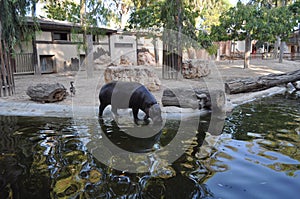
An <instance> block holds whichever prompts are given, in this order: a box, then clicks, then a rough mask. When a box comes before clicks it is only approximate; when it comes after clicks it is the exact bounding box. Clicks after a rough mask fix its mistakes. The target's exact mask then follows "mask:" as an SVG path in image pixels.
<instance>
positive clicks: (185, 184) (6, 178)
mask: <svg viewBox="0 0 300 199" xmlns="http://www.w3.org/2000/svg"><path fill="white" fill-rule="evenodd" d="M0 122H1V126H0V128H1V140H0V143H1V146H0V149H1V155H0V162H1V164H0V172H1V174H0V178H1V181H0V188H1V191H0V193H1V195H0V196H1V197H0V198H9V197H10V196H13V197H15V198H18V197H20V198H120V197H126V198H128V197H132V198H156V196H160V197H166V198H178V197H180V198H188V197H190V196H195V197H200V196H201V197H202V196H210V195H212V194H211V193H210V192H209V190H207V188H206V187H205V185H204V184H203V182H205V180H206V179H207V178H208V177H210V176H211V175H212V173H211V172H208V170H207V169H206V166H205V165H204V164H203V160H199V159H196V158H195V157H194V156H195V153H197V152H198V149H199V147H201V145H202V141H203V139H204V136H205V131H206V130H205V128H203V127H202V126H201V125H202V124H201V125H200V126H201V129H200V126H199V130H198V131H199V133H198V134H197V136H196V137H194V138H193V139H192V140H185V141H184V143H185V144H184V145H186V146H188V148H187V153H186V154H184V155H182V156H181V157H180V158H179V159H178V160H177V161H176V162H174V163H173V164H172V165H166V161H165V160H164V159H161V160H156V161H158V162H159V164H160V165H162V167H163V168H164V169H163V170H160V171H159V172H156V173H150V172H148V173H142V174H131V173H127V172H126V171H117V170H114V169H111V168H109V167H107V166H105V165H104V164H102V163H101V162H99V161H98V160H97V159H96V158H95V157H94V156H93V155H92V154H91V153H90V152H89V151H88V150H87V147H86V144H85V143H86V140H87V139H92V138H91V137H93V136H97V135H93V133H91V132H93V131H94V130H95V129H96V128H95V126H92V125H91V126H81V127H78V126H77V127H72V126H73V125H74V124H72V122H70V120H66V119H55V118H39V119H38V118H25V117H3V118H1V121H0ZM170 122H171V123H170V125H169V124H167V125H166V129H163V132H162V135H160V134H159V136H161V139H160V141H159V142H160V144H161V145H163V143H165V144H166V143H168V142H169V141H170V140H171V139H172V136H174V133H176V132H173V131H176V128H177V127H176V126H174V125H177V126H178V125H179V124H180V122H179V123H178V121H170ZM28 124H29V125H28ZM204 124H205V123H204ZM109 125H110V127H109ZM109 125H107V126H106V127H103V128H104V129H106V130H107V131H109V132H110V134H111V136H110V139H112V140H113V141H116V142H118V143H121V145H123V147H126V143H125V142H124V140H128V137H127V138H126V139H125V137H123V138H124V140H121V139H120V137H118V136H120V135H122V132H117V131H116V130H113V131H112V124H109ZM29 126H30V127H29ZM174 127H175V129H174ZM81 128H84V129H85V130H83V131H87V132H89V133H90V134H87V135H86V137H85V136H79V131H81V130H82V129H81ZM113 128H116V127H113ZM172 128H173V129H174V130H170V129H172ZM114 131H115V132H114ZM200 131H201V132H200ZM114 133H115V134H114ZM186 133H189V132H186ZM122 136H124V135H122ZM157 139H158V138H157V137H154V138H153V142H148V143H147V144H148V145H147V147H146V148H149V147H150V146H151V145H153V144H154V143H156V142H157V141H158V140H157ZM122 142H123V143H122ZM127 145H128V143H127ZM131 145H132V143H131ZM131 149H132V150H136V149H138V150H139V149H140V148H131Z"/></svg>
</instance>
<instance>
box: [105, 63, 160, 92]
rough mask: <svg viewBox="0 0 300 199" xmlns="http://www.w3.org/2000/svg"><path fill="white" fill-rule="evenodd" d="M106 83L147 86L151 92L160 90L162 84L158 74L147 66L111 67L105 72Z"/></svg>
mask: <svg viewBox="0 0 300 199" xmlns="http://www.w3.org/2000/svg"><path fill="white" fill-rule="evenodd" d="M104 79H105V82H106V83H108V82H111V81H127V82H138V83H141V84H143V85H145V86H146V87H147V88H148V89H149V90H150V91H158V90H160V86H161V82H160V80H159V78H158V76H157V75H156V73H155V72H154V71H152V70H150V69H149V67H145V66H110V67H108V68H106V70H105V71H104Z"/></svg>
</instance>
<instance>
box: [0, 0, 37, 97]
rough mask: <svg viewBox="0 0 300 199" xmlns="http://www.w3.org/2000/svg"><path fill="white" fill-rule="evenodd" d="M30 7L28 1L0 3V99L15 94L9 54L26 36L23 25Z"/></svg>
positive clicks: (7, 0) (18, 0)
mask: <svg viewBox="0 0 300 199" xmlns="http://www.w3.org/2000/svg"><path fill="white" fill-rule="evenodd" d="M32 1H34V0H32ZM30 5H31V1H30V0H14V1H11V0H1V1H0V86H1V87H0V88H1V89H0V97H2V96H8V95H12V94H14V92H15V84H14V76H13V65H12V61H11V54H12V53H13V49H14V46H17V45H18V44H19V42H20V41H21V38H22V39H23V40H24V36H25V35H28V34H26V32H27V29H26V28H25V26H24V25H23V24H24V23H25V20H24V16H25V15H26V13H27V12H28V11H29V8H30Z"/></svg>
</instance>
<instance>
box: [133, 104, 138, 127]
mask: <svg viewBox="0 0 300 199" xmlns="http://www.w3.org/2000/svg"><path fill="white" fill-rule="evenodd" d="M132 113H133V118H134V123H135V124H138V122H139V118H138V113H139V109H138V108H132Z"/></svg>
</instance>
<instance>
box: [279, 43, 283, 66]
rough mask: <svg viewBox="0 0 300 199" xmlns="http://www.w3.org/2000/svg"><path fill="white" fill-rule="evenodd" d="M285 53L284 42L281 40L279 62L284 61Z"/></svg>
mask: <svg viewBox="0 0 300 199" xmlns="http://www.w3.org/2000/svg"><path fill="white" fill-rule="evenodd" d="M283 53H284V42H283V41H281V42H280V51H279V63H282V61H283Z"/></svg>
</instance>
